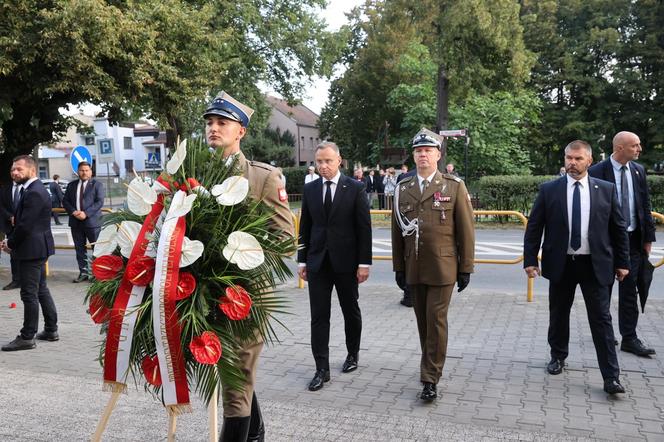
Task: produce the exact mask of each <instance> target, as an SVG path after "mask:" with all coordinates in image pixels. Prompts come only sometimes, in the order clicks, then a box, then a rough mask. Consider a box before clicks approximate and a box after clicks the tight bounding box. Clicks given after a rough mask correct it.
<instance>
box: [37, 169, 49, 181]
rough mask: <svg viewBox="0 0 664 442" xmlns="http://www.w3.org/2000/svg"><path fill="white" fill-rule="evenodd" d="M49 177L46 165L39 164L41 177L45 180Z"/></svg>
mask: <svg viewBox="0 0 664 442" xmlns="http://www.w3.org/2000/svg"><path fill="white" fill-rule="evenodd" d="M47 178H48V170H47V168H46V166H39V179H41V180H45V179H47Z"/></svg>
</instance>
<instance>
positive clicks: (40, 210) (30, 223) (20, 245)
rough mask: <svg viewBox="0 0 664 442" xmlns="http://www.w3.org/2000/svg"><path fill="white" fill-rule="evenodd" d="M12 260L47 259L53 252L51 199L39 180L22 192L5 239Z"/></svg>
mask: <svg viewBox="0 0 664 442" xmlns="http://www.w3.org/2000/svg"><path fill="white" fill-rule="evenodd" d="M7 246H8V247H9V248H10V249H11V250H12V257H13V258H15V259H18V260H28V259H39V258H47V257H49V256H51V255H52V254H53V253H54V252H55V247H54V243H53V235H52V233H51V198H50V197H49V195H48V192H47V191H46V187H44V184H42V182H41V181H39V180H36V181H33V182H32V183H31V184H30V186H28V188H27V189H25V190H24V191H23V198H21V201H20V202H19V204H18V207H17V208H16V214H15V215H14V230H12V232H11V233H10V234H9V235H8V237H7Z"/></svg>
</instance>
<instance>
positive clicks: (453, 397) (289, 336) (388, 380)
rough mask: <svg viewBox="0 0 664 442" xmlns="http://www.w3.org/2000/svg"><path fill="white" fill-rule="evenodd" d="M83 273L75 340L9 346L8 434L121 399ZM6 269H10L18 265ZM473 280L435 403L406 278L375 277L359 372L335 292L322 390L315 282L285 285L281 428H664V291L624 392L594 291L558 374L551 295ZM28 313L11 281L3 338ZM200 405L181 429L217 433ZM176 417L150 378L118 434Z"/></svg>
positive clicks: (269, 355) (161, 431) (276, 423)
mask: <svg viewBox="0 0 664 442" xmlns="http://www.w3.org/2000/svg"><path fill="white" fill-rule="evenodd" d="M72 276H73V274H72V273H67V272H53V274H52V276H51V277H50V278H49V287H50V288H51V291H52V293H53V295H54V297H55V299H56V303H57V306H58V310H59V315H60V334H61V340H60V341H59V342H55V343H48V342H47V343H39V344H38V347H37V349H36V350H32V351H23V352H16V353H5V352H1V353H0V382H1V383H2V396H1V397H0V411H1V412H0V440H2V441H5V440H7V441H14V440H17V441H33V440H39V441H71V440H89V438H90V435H91V434H92V433H93V432H94V429H95V426H96V423H97V421H98V419H99V416H100V415H101V413H102V411H103V408H104V405H105V403H106V401H107V400H108V397H109V394H108V393H104V392H102V391H101V369H100V367H99V365H98V363H97V362H96V361H95V358H96V357H97V354H98V343H99V340H100V335H99V331H98V328H97V327H96V326H95V325H94V324H93V323H92V321H91V320H90V319H89V317H88V316H87V314H86V312H85V310H86V309H85V306H84V305H83V304H82V301H83V296H84V290H85V285H77V284H72V283H71V282H70V281H71V278H72ZM0 280H3V281H6V280H7V272H6V269H2V270H1V271H0ZM653 289H655V290H656V289H658V288H656V287H654V288H653ZM467 292H468V293H467ZM467 292H464V293H462V294H458V295H455V296H454V297H453V301H452V305H451V307H450V314H449V318H450V337H449V348H448V358H447V362H446V365H445V369H444V371H443V378H442V379H441V382H440V384H439V387H438V388H439V392H440V393H441V397H440V399H439V400H438V401H437V402H435V403H433V404H430V405H425V404H422V403H421V402H419V401H418V400H417V394H418V392H419V391H420V384H419V376H418V372H419V370H418V367H419V348H418V347H419V345H418V338H417V329H416V325H415V317H414V314H413V312H412V310H411V309H408V308H405V307H402V306H401V305H399V304H398V300H399V294H398V292H397V289H396V288H395V287H393V286H392V285H381V284H377V283H368V284H365V285H363V286H362V287H361V290H360V306H361V308H362V312H363V320H364V324H363V336H362V348H361V352H360V368H359V369H358V370H357V371H356V372H354V373H349V374H342V373H341V364H342V362H343V360H344V358H345V356H346V350H345V346H344V333H343V321H342V317H341V312H340V309H339V307H338V303H336V302H334V303H333V317H332V330H331V338H330V356H331V360H330V362H331V368H332V380H331V382H329V383H327V384H325V387H324V388H323V389H322V390H321V391H318V392H309V391H307V389H306V385H307V383H308V382H309V380H310V379H311V377H312V376H313V372H314V363H313V358H312V356H311V351H310V348H309V303H308V297H307V292H306V290H298V289H296V288H295V282H294V281H293V282H292V283H289V284H287V285H286V286H284V287H283V294H284V295H287V296H288V298H290V300H291V307H290V310H291V312H292V314H290V315H284V316H281V317H280V319H281V320H282V321H283V322H284V324H285V325H286V326H287V327H288V331H286V330H283V329H282V330H280V331H279V336H280V338H281V340H282V342H281V343H279V344H274V345H271V346H268V347H266V349H265V350H264V351H263V355H262V358H261V363H260V370H259V373H258V395H259V398H261V400H262V406H263V408H264V411H265V418H266V421H267V431H268V434H267V436H268V437H267V440H277V441H281V440H298V441H299V440H432V441H437V440H538V441H539V440H551V439H554V440H577V439H584V438H590V439H595V438H598V439H609V440H616V439H617V440H664V411H663V409H664V366H663V364H662V362H661V361H662V359H661V358H664V345H663V344H662V337H663V336H664V321H663V319H664V301H661V300H652V302H651V301H649V303H648V305H647V309H646V315H644V316H642V317H641V320H640V323H639V331H640V335H641V337H642V339H643V340H644V341H645V342H647V343H648V344H650V345H652V346H654V347H655V349H656V350H657V352H658V355H657V356H656V357H654V358H652V359H646V358H638V357H636V356H634V355H631V354H627V353H624V352H619V360H620V365H621V368H622V375H621V379H622V382H623V385H625V387H626V389H627V394H625V395H622V396H618V397H616V398H613V397H609V396H608V395H606V394H605V393H604V392H603V391H602V379H601V376H600V373H599V369H598V366H597V361H596V357H595V351H594V347H593V344H592V339H591V336H590V329H589V326H588V323H587V319H586V314H585V306H584V305H583V301H582V297H581V296H580V295H579V296H577V302H575V304H574V307H573V310H572V317H571V330H570V334H571V342H570V356H569V358H568V360H567V362H568V367H567V369H566V371H565V372H564V373H563V374H562V375H559V376H550V375H548V374H547V373H546V371H545V365H546V363H547V361H548V346H547V343H546V331H547V324H548V305H547V299H546V297H545V296H543V295H541V294H538V295H536V297H535V301H534V302H532V303H527V302H525V299H524V298H525V297H524V296H523V294H522V293H519V294H506V293H490V292H478V291H473V290H472V282H471V286H470V288H469V290H467ZM614 296H615V295H614ZM11 302H15V303H16V304H17V305H18V306H17V308H16V309H10V308H9V304H10V303H11ZM613 304H614V312H613V315H614V318H617V312H615V304H617V302H614V303H613ZM21 320H22V306H21V302H20V297H19V293H18V290H14V291H8V292H0V342H2V343H5V342H8V341H9V340H11V339H13V337H14V336H15V335H16V333H17V331H18V329H19V328H20V323H21ZM614 327H615V328H616V330H617V324H614ZM194 406H195V407H194V408H195V411H194V413H193V414H191V415H184V416H181V417H180V418H179V419H178V440H192V441H204V440H206V439H207V434H206V423H205V421H206V410H205V408H204V406H203V405H202V404H201V403H200V402H196V403H195V404H194ZM166 425H167V420H166V414H165V412H164V411H163V407H162V406H161V405H160V404H159V403H158V402H157V401H155V400H154V399H152V397H151V396H149V395H148V394H146V393H145V392H144V391H143V389H142V387H139V388H138V389H130V393H129V394H128V395H127V396H123V397H122V398H121V400H120V402H119V404H118V407H117V409H116V410H115V412H114V414H113V416H112V417H111V421H110V423H109V427H108V430H107V433H106V437H105V440H136V441H139V440H140V441H143V440H165V438H166Z"/></svg>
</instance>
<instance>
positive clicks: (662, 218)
mask: <svg viewBox="0 0 664 442" xmlns="http://www.w3.org/2000/svg"><path fill="white" fill-rule="evenodd" d="M370 214H371V215H391V214H392V211H391V210H371V211H370ZM473 215H474V216H476V217H477V216H483V215H484V216H487V215H488V216H513V217H515V218H518V219H519V220H520V221H521V223H522V224H523V228H524V230H525V228H526V226H527V225H528V218H526V216H525V215H524V214H523V213H521V212H517V211H514V210H473ZM652 216H653V217H655V218H657V219H658V220H660V221H661V222H662V223H664V215H662V214H660V213H657V212H652ZM299 227H300V217H299V216H297V217H296V218H295V231H296V232H299ZM539 258H540V257H539V256H538V259H539ZM371 259H372V260H376V261H391V260H392V256H391V255H375V256H372V257H371ZM523 260H524V256H523V253H521V255H520V256H517V257H516V258H514V259H475V260H474V263H475V264H519V263H521V262H523ZM662 265H664V257H662V259H661V260H660V261H659V262H657V263H656V264H654V266H655V267H660V266H662ZM534 283H535V278H530V277H527V289H526V298H527V300H528V302H532V301H533V290H534ZM298 288H304V281H303V280H302V279H301V278H299V277H298Z"/></svg>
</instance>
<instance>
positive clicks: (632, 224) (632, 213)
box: [609, 155, 636, 232]
mask: <svg viewBox="0 0 664 442" xmlns="http://www.w3.org/2000/svg"><path fill="white" fill-rule="evenodd" d="M609 158H610V159H611V165H612V166H613V177H614V179H615V181H616V192H618V201H622V199H621V198H622V179H621V177H620V168H621V167H622V166H623V165H622V164H620V163H619V162H617V161H616V160H614V159H613V155H611V156H610V157H609ZM625 167H626V168H627V170H626V171H625V176H626V177H627V191H628V192H629V196H628V197H627V199H628V200H629V219H628V220H627V219H626V220H625V222H626V223H627V224H629V225H628V226H627V231H628V232H633V231H634V230H635V229H636V210H635V209H634V183H633V181H632V170H631V169H630V167H629V161H628V162H627V164H625Z"/></svg>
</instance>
